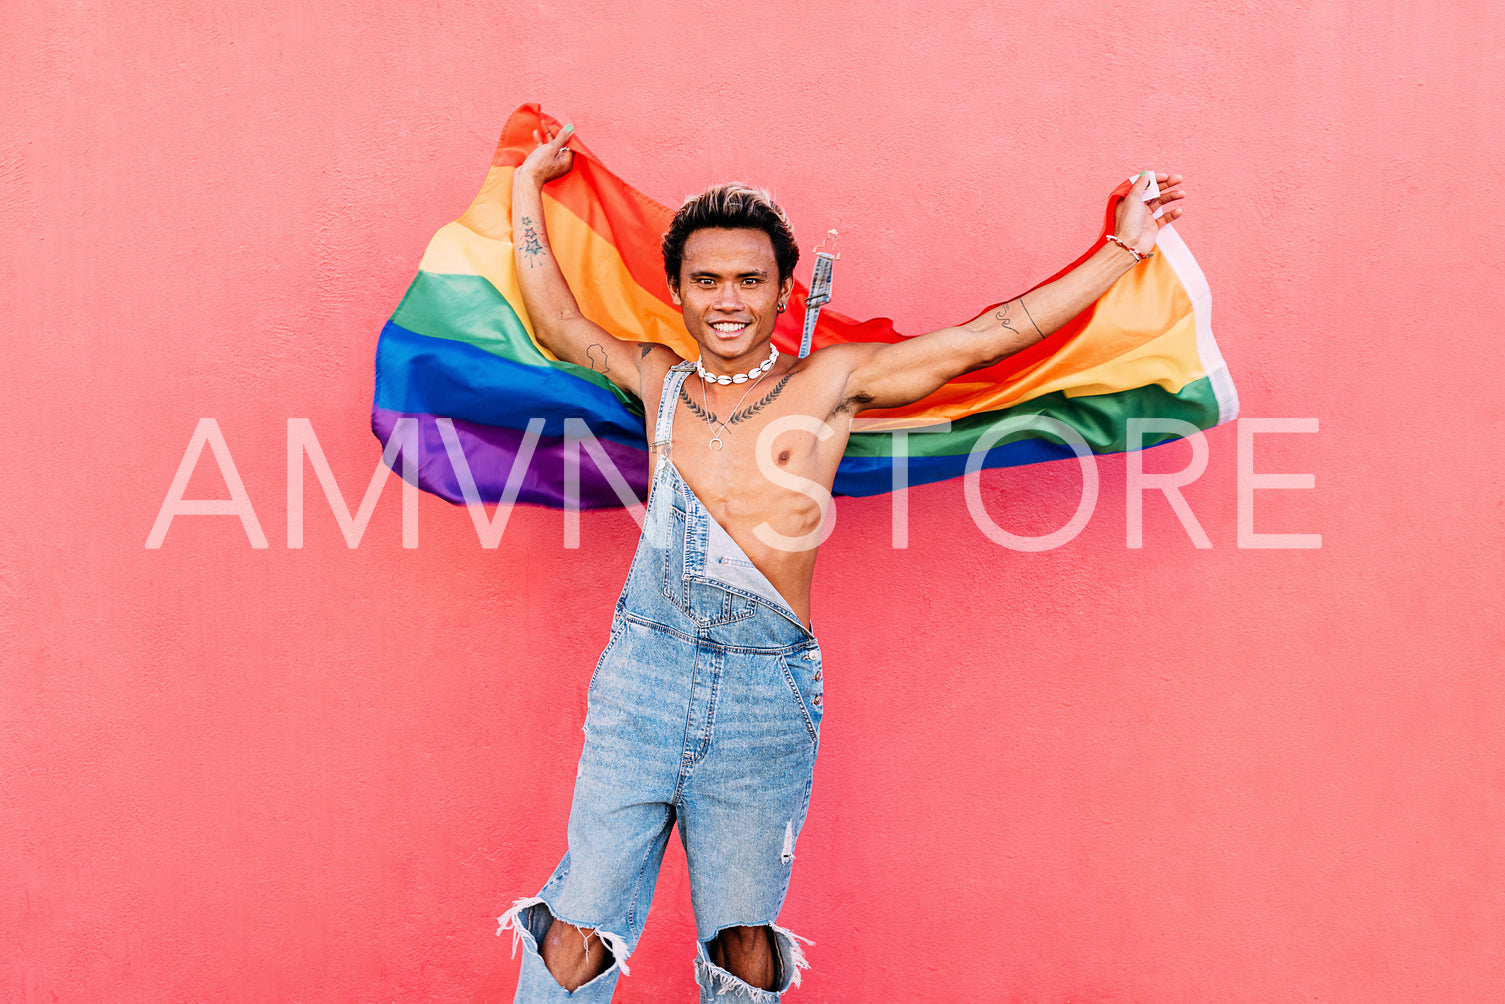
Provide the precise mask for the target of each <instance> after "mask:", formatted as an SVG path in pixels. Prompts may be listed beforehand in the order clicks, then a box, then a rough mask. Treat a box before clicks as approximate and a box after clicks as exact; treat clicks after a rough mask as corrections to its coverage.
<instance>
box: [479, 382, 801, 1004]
mask: <svg viewBox="0 0 1505 1004" xmlns="http://www.w3.org/2000/svg"><path fill="white" fill-rule="evenodd" d="M693 369H694V365H693V364H692V363H688V362H685V363H680V364H678V365H676V366H674V367H673V368H671V369H670V370H669V373H668V375H667V376H666V377H665V379H664V387H663V391H662V393H661V395H660V400H659V409H658V419H657V424H656V426H655V430H656V432H655V442H654V452H655V454H656V461H655V468H654V474H653V485H652V490H651V492H650V495H649V500H648V511H647V517H646V519H645V521H644V530H643V535H642V537H641V539H640V540H639V541H638V548H637V553H636V555H635V556H634V557H633V560H632V567H631V570H630V571H629V572H628V574H627V583H626V585H625V586H624V587H623V589H622V595H621V598H620V599H618V600H617V605H616V612H615V615H614V616H613V618H612V626H611V638H610V640H609V642H608V643H607V645H606V649H605V651H603V652H602V653H601V658H600V660H599V661H598V662H597V664H596V670H595V674H594V675H593V676H592V677H591V683H590V689H589V710H588V713H587V715H586V720H585V746H584V749H583V751H582V752H581V755H580V766H579V770H578V771H577V774H576V778H575V795H574V801H573V804H572V805H571V808H570V821H569V850H568V852H567V853H566V854H565V855H564V858H563V860H561V861H560V862H559V866H558V867H557V868H556V869H555V870H554V874H553V875H552V876H551V877H550V878H549V881H548V882H547V883H546V884H545V885H544V887H543V889H542V890H540V892H539V893H538V895H537V896H535V897H531V898H528V899H522V900H518V901H517V903H515V904H514V905H513V907H512V909H511V910H509V911H508V912H507V913H506V914H504V915H503V916H502V917H501V922H502V927H501V930H498V932H497V933H498V934H500V933H501V931H502V930H506V929H508V928H510V929H512V931H513V934H514V951H515V950H516V947H517V945H518V944H521V945H522V946H523V948H524V957H523V968H522V976H521V978H520V980H519V983H518V989H517V996H516V998H515V1001H516V1002H518V1004H534V1002H542V1001H562V1000H572V1001H591V1002H596V1001H609V1000H610V999H611V995H612V992H613V990H614V989H615V986H616V981H617V976H618V972H619V970H620V971H621V972H627V965H626V961H627V958H628V956H629V955H630V954H631V952H632V950H633V948H634V947H635V946H636V944H637V939H638V938H639V937H640V936H641V934H642V930H643V922H644V920H645V919H646V917H647V915H648V905H649V902H650V900H651V899H652V897H653V889H654V885H655V883H656V882H657V879H658V870H659V865H660V863H661V862H662V860H663V854H664V848H665V846H666V844H667V842H668V839H669V831H670V829H671V828H673V826H674V824H675V822H676V821H677V822H678V824H679V837H680V840H681V842H682V843H683V844H684V849H685V857H686V859H687V860H688V862H689V869H690V896H691V901H692V903H693V906H694V910H695V926H696V937H697V940H698V942H699V945H698V949H697V953H696V954H697V958H696V962H695V976H696V982H697V983H698V984H699V985H700V988H701V990H700V995H701V1000H702V1001H703V1002H710V1001H725V1000H736V999H746V1000H757V1001H769V1002H772V1001H777V1000H778V999H779V995H780V994H781V993H782V992H783V991H784V990H787V989H788V988H789V987H790V986H792V985H798V983H799V969H800V968H803V967H804V965H805V962H804V956H803V952H802V950H801V948H800V945H799V944H798V942H797V941H796V938H795V936H794V935H792V934H791V933H790V932H788V931H786V930H784V929H783V928H780V927H777V926H776V925H774V920H775V919H776V918H777V917H778V913H779V909H780V908H781V907H782V906H783V902H784V896H785V893H786V892H787V891H788V888H789V874H790V869H791V867H792V863H793V861H794V847H795V842H796V840H797V839H798V837H799V832H800V828H801V827H802V826H803V825H804V821H805V812H806V809H807V808H808V806H809V802H810V785H811V779H812V774H813V770H814V767H815V754H816V750H817V748H818V746H819V743H820V721H821V703H822V696H821V659H820V649H819V646H818V645H817V643H816V640H815V637H814V635H812V634H811V633H810V631H809V630H808V629H807V628H806V627H805V626H804V625H803V624H802V623H801V622H800V619H799V618H798V617H797V616H796V615H795V613H794V611H793V610H792V609H790V607H789V605H788V604H787V603H786V602H785V601H784V599H783V598H782V597H781V596H780V595H779V593H778V591H777V590H775V589H774V587H773V586H772V584H771V583H769V581H768V580H767V578H765V577H764V575H763V573H762V572H760V571H758V569H757V568H756V567H755V566H754V565H753V563H752V562H751V561H750V560H748V558H747V555H746V554H745V553H744V552H743V551H742V549H741V548H740V547H738V546H737V544H736V543H735V542H734V541H733V540H732V538H731V536H730V535H729V534H728V533H727V532H726V530H725V529H723V528H722V527H721V525H720V524H719V523H717V522H716V520H715V519H713V518H712V517H711V515H710V513H709V512H707V511H706V509H705V507H704V506H703V505H702V504H701V502H700V500H699V499H698V498H696V497H695V494H694V492H692V491H691V490H690V488H689V486H687V485H686V484H685V482H684V480H683V479H682V478H681V477H680V476H679V472H678V471H677V470H676V469H675V467H674V463H673V461H672V459H671V456H670V454H671V444H670V436H671V431H672V429H673V427H674V411H675V405H676V403H677V401H678V398H679V392H680V388H681V386H683V384H684V381H685V378H686V376H688V374H689V373H690V372H691V371H692V370H693ZM556 917H557V918H558V919H560V920H562V921H564V922H565V923H568V924H573V925H575V926H577V927H581V928H586V929H591V928H594V929H595V930H596V932H597V934H596V935H593V937H594V936H599V937H600V938H601V939H602V940H603V941H604V942H605V943H606V945H607V947H608V948H610V949H611V952H612V955H613V956H614V960H613V962H612V965H611V966H610V968H608V969H607V970H606V971H605V972H604V973H602V974H601V975H600V976H598V977H597V978H596V979H594V980H592V981H591V982H589V983H587V984H585V985H584V986H582V987H580V988H579V989H578V990H576V991H575V992H574V993H573V994H566V993H565V991H564V989H563V988H562V987H560V985H559V984H558V982H557V981H556V980H555V979H554V977H553V976H552V975H551V974H550V973H549V971H548V969H547V968H546V967H545V966H544V964H543V960H542V959H541V958H540V957H539V955H538V946H539V944H540V942H541V941H542V939H543V936H544V934H545V933H546V932H547V931H548V928H549V924H550V922H551V921H552V919H553V918H556ZM762 925H768V926H769V927H771V928H772V929H773V931H774V940H775V942H776V944H777V949H778V957H779V963H780V973H781V975H780V980H779V987H778V990H777V991H774V992H769V991H764V990H760V989H757V988H755V987H752V986H750V985H748V984H747V983H745V982H743V981H742V980H740V979H738V978H737V977H735V976H733V975H732V974H731V973H729V972H727V971H726V970H724V969H721V968H720V967H718V966H716V965H715V964H713V963H712V962H711V960H710V957H709V955H708V953H707V949H706V946H707V943H708V942H710V941H712V940H714V939H715V937H716V935H717V934H718V933H719V932H720V931H721V930H723V929H724V928H727V927H733V926H746V927H758V926H762Z"/></svg>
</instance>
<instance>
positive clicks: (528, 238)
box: [517, 216, 549, 268]
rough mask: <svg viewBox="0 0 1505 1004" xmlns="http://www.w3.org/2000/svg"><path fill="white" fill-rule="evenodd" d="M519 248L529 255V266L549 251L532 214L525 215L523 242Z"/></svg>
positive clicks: (536, 262)
mask: <svg viewBox="0 0 1505 1004" xmlns="http://www.w3.org/2000/svg"><path fill="white" fill-rule="evenodd" d="M517 249H518V250H519V251H521V252H522V253H523V254H525V255H527V256H528V267H529V268H532V267H533V266H534V265H536V264H538V259H539V258H542V257H543V256H544V255H547V254H548V253H549V252H548V249H547V248H545V247H544V245H543V239H542V236H541V235H540V233H539V231H538V227H537V225H536V224H535V223H534V222H533V218H532V217H530V216H524V217H523V242H522V243H521V244H519V245H518V246H517Z"/></svg>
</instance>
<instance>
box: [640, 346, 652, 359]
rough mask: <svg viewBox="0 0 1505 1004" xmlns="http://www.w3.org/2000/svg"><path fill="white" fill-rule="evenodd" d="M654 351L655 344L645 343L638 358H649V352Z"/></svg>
mask: <svg viewBox="0 0 1505 1004" xmlns="http://www.w3.org/2000/svg"><path fill="white" fill-rule="evenodd" d="M652 351H653V346H652V345H644V346H643V348H642V349H641V351H640V353H639V355H638V358H639V359H647V358H648V353H650V352H652Z"/></svg>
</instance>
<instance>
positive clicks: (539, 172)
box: [517, 125, 575, 188]
mask: <svg viewBox="0 0 1505 1004" xmlns="http://www.w3.org/2000/svg"><path fill="white" fill-rule="evenodd" d="M543 128H544V132H543V133H540V132H539V131H538V130H537V129H535V130H533V141H534V142H535V143H537V144H538V146H537V147H535V148H534V150H533V152H532V153H530V154H528V157H527V159H526V160H524V161H523V162H522V164H520V165H519V166H518V168H517V173H518V174H519V175H521V176H522V177H524V178H526V179H528V180H530V181H532V182H533V183H534V184H535V185H537V186H538V187H540V188H542V187H543V186H544V185H546V184H548V183H549V182H551V181H553V180H554V179H555V178H558V177H562V176H563V175H566V174H568V173H569V171H570V168H571V167H572V166H573V165H574V163H575V151H573V150H571V149H570V148H569V147H568V145H567V144H568V143H569V141H570V137H571V136H573V135H575V127H574V126H572V125H567V126H565V127H564V128H563V129H561V130H559V132H558V133H556V134H554V135H552V136H550V135H548V128H549V127H548V126H547V125H545V126H544V127H543Z"/></svg>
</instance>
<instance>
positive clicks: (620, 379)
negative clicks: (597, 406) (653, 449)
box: [512, 126, 653, 397]
mask: <svg viewBox="0 0 1505 1004" xmlns="http://www.w3.org/2000/svg"><path fill="white" fill-rule="evenodd" d="M574 128H575V127H574V126H565V127H564V128H563V129H562V130H560V131H559V133H558V134H557V135H554V136H551V137H547V138H545V137H544V136H540V135H539V134H538V133H537V132H535V133H534V134H533V138H534V139H535V140H537V141H538V143H539V145H538V147H537V148H536V149H535V150H534V151H533V152H532V153H530V154H528V158H527V159H526V160H524V161H523V162H522V164H520V165H519V166H518V167H517V169H516V170H514V171H513V172H512V256H513V258H514V259H515V261H516V265H517V285H518V288H519V289H521V290H522V294H523V306H524V307H526V308H527V309H528V317H529V319H531V320H532V322H533V333H534V334H535V335H537V336H538V340H539V341H540V342H542V343H543V344H544V346H545V347H547V348H548V350H549V351H550V352H552V353H554V354H555V355H556V356H558V357H559V358H560V359H563V360H565V361H567V362H572V363H575V364H577V365H580V366H585V367H588V368H590V369H593V370H595V371H596V372H597V373H600V374H603V375H604V376H605V377H606V378H607V379H609V380H611V381H612V382H613V383H615V384H616V385H617V386H619V387H622V388H624V389H626V390H629V391H631V392H632V393H634V394H636V395H637V396H638V397H642V396H643V388H642V379H641V375H640V370H639V367H638V363H639V361H640V360H641V359H642V358H643V357H644V356H646V355H647V354H648V353H649V352H650V351H652V348H653V347H652V346H650V345H648V344H646V343H644V344H639V343H637V342H630V341H625V340H623V339H621V338H617V337H616V336H614V335H612V334H610V333H609V332H608V331H607V330H606V329H605V328H603V327H601V326H600V325H599V324H596V323H595V322H594V321H591V320H588V319H587V318H586V317H585V316H584V315H582V314H581V313H580V305H579V304H577V303H576V302H575V295H574V294H573V293H571V292H570V287H569V283H567V282H566V281H565V278H564V273H563V272H561V271H560V270H559V263H558V262H557V261H555V260H554V253H553V250H552V248H551V247H550V246H549V234H548V231H547V230H546V229H545V228H544V221H543V194H542V193H543V186H544V185H545V184H547V183H548V182H550V181H553V180H554V179H555V178H558V177H560V176H562V175H564V174H567V173H568V172H569V170H570V167H571V165H572V164H573V163H574V157H575V154H574V153H573V152H572V151H571V150H569V149H568V148H567V147H566V145H565V144H567V143H568V142H569V140H570V136H572V135H573V134H574Z"/></svg>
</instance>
